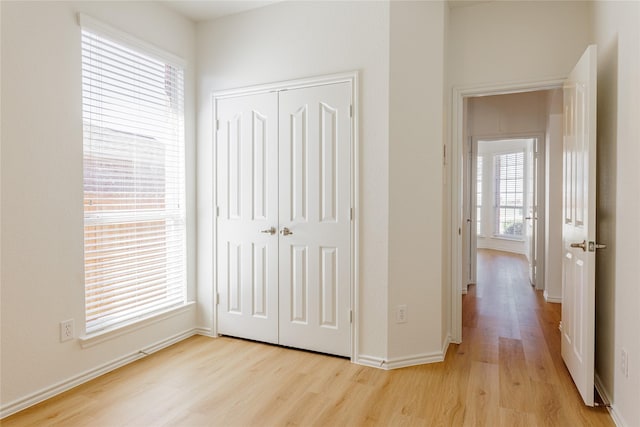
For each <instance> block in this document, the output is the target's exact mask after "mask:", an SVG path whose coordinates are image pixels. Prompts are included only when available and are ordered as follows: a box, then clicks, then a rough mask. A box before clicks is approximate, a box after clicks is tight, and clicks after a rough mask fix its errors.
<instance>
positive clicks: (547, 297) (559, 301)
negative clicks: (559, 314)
mask: <svg viewBox="0 0 640 427" xmlns="http://www.w3.org/2000/svg"><path fill="white" fill-rule="evenodd" d="M543 295H544V300H545V301H546V302H552V303H554V304H562V297H557V296H552V295H549V294H548V293H547V291H544V293H543Z"/></svg>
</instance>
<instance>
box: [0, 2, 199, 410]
mask: <svg viewBox="0 0 640 427" xmlns="http://www.w3.org/2000/svg"><path fill="white" fill-rule="evenodd" d="M0 7H1V10H2V13H1V14H2V23H1V24H2V25H1V27H2V30H1V31H2V33H1V36H2V100H1V102H2V165H1V176H2V179H1V183H2V193H1V194H2V209H1V210H2V213H1V215H2V224H1V232H2V244H1V247H2V250H1V253H2V260H1V269H2V273H1V281H2V284H1V292H2V300H1V301H2V306H1V312H2V313H1V323H2V329H1V343H2V358H1V359H2V361H1V370H2V382H1V383H2V384H1V395H2V403H1V405H2V409H3V412H5V410H6V409H7V408H15V407H16V406H11V405H13V404H17V405H18V406H19V405H20V404H21V402H22V403H24V402H25V401H26V400H24V399H25V398H27V400H28V398H29V397H30V396H31V397H33V396H34V395H38V393H40V392H45V391H47V390H49V391H51V390H55V389H56V388H55V386H56V385H61V386H64V385H65V384H69V383H67V381H69V380H72V379H74V378H76V379H77V378H78V376H80V375H81V374H84V373H86V372H88V371H90V370H93V369H95V368H97V367H100V366H103V365H105V364H108V363H110V362H112V361H114V360H121V359H122V358H126V357H127V356H130V355H132V354H135V353H137V352H138V350H140V349H142V348H146V347H148V346H150V345H152V344H155V343H157V342H160V341H163V340H166V339H168V338H170V337H173V336H176V335H178V334H182V333H184V332H188V331H190V330H192V328H193V327H194V325H195V318H194V316H195V314H194V310H193V309H191V310H189V311H187V312H185V313H183V314H181V315H179V316H177V317H173V318H171V319H168V320H164V321H162V322H160V323H156V324H154V325H152V326H149V327H146V328H143V329H140V330H137V331H135V332H132V333H130V334H127V335H124V336H120V337H117V338H114V339H113V340H110V341H107V342H104V343H102V344H98V345H96V346H94V347H91V348H88V349H81V348H80V345H79V343H78V341H77V340H72V341H68V342H65V343H60V342H59V322H60V321H62V320H66V319H75V326H76V336H77V335H78V334H79V333H81V332H82V331H83V329H84V326H83V325H84V291H83V289H84V272H83V213H82V199H83V193H82V191H83V190H82V110H81V102H82V97H81V60H80V28H79V26H78V23H77V18H76V13H77V12H78V11H82V12H85V13H87V14H89V15H91V16H93V17H95V18H96V19H99V20H102V21H103V22H105V23H108V24H111V25H112V26H114V27H117V28H119V29H121V30H124V31H127V32H129V33H130V34H132V35H134V36H137V37H139V38H141V39H143V40H145V41H147V42H150V43H153V44H155V45H157V46H159V47H161V48H163V49H165V50H167V51H169V52H171V53H174V54H176V55H178V56H181V57H183V58H185V59H186V60H187V62H188V67H187V70H186V114H187V120H186V129H187V157H188V168H187V170H188V171H190V172H189V175H188V186H189V188H188V197H189V209H188V212H189V223H190V224H194V219H195V218H194V212H195V209H194V208H195V204H194V198H193V196H194V190H195V182H194V177H195V174H194V169H193V165H194V159H195V157H194V154H195V153H194V147H195V144H194V120H193V112H194V78H193V77H194V51H193V46H194V35H195V31H194V27H193V24H191V23H190V22H189V21H187V20H185V19H183V18H182V17H179V16H177V15H175V14H173V13H172V12H169V11H168V10H166V9H165V8H164V7H163V6H161V5H158V4H156V3H150V2H127V3H124V2H115V3H114V2H105V3H103V2H86V3H84V2H68V3H65V2H41V3H40V2H4V1H3V2H2V3H1V4H0ZM159 28H162V31H159V30H158V29H159ZM194 248H195V229H194V227H190V229H189V258H190V260H191V261H190V263H189V274H188V278H189V294H190V295H191V297H193V296H194V295H195V264H194V262H193V260H194V257H193V255H194ZM40 396H41V395H40Z"/></svg>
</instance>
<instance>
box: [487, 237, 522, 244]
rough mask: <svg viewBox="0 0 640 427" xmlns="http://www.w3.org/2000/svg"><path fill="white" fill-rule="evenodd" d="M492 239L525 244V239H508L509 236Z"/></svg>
mask: <svg viewBox="0 0 640 427" xmlns="http://www.w3.org/2000/svg"><path fill="white" fill-rule="evenodd" d="M490 238H491V239H495V240H506V241H507V242H516V243H518V242H524V239H521V238H517V237H507V236H491V237H490Z"/></svg>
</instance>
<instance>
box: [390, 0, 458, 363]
mask: <svg viewBox="0 0 640 427" xmlns="http://www.w3.org/2000/svg"><path fill="white" fill-rule="evenodd" d="M445 7H446V5H445V4H444V3H443V2H403V1H397V2H391V41H390V70H391V71H390V82H389V92H390V96H389V301H388V304H389V313H390V314H391V315H390V318H389V326H388V328H389V337H388V339H389V350H388V352H389V362H390V363H391V366H393V365H394V361H396V360H399V359H400V360H402V361H403V362H402V363H405V364H406V363H424V362H425V361H433V360H437V359H438V358H440V357H441V356H442V350H443V343H444V340H445V339H446V337H444V336H442V319H443V312H445V311H447V307H443V306H442V305H441V301H442V300H443V296H442V272H441V268H442V255H441V252H442V251H441V241H442V240H441V239H442V224H443V222H442V206H443V198H442V185H443V183H442V144H443V134H442V132H443V96H442V88H443V85H444V34H445V26H444V18H445V10H444V9H445ZM398 305H406V306H407V312H408V316H407V322H406V323H401V324H399V323H396V319H395V311H396V308H397V306H398Z"/></svg>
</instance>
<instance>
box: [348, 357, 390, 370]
mask: <svg viewBox="0 0 640 427" xmlns="http://www.w3.org/2000/svg"><path fill="white" fill-rule="evenodd" d="M354 363H356V364H357V365H363V366H370V367H372V368H378V369H385V367H384V366H385V364H386V363H387V361H386V360H384V359H382V358H381V357H375V356H367V355H366V354H361V355H359V356H358V357H356V359H355V360H354Z"/></svg>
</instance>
